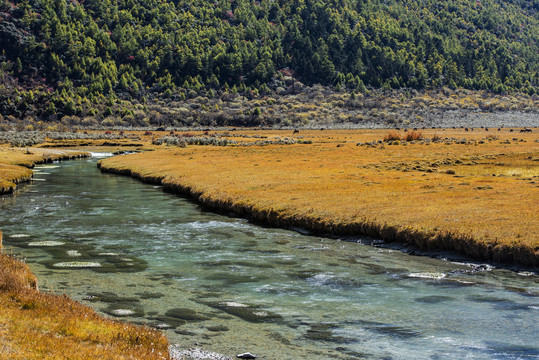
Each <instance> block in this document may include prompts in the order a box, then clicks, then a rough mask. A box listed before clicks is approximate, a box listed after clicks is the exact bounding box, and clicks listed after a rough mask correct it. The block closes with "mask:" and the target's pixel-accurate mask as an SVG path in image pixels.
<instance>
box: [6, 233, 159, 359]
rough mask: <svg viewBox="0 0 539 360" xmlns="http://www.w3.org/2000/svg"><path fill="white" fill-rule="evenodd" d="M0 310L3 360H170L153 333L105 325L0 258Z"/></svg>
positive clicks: (110, 322)
mask: <svg viewBox="0 0 539 360" xmlns="http://www.w3.org/2000/svg"><path fill="white" fill-rule="evenodd" d="M1 234H2V233H1V232H0V239H1V236H2V235H1ZM0 243H1V242H0ZM0 250H1V249H0ZM0 304H2V305H1V306H0V344H1V345H0V357H1V358H5V359H7V358H9V359H13V360H16V359H38V358H40V359H41V358H43V359H58V358H62V359H169V356H168V341H167V340H166V337H165V336H164V335H162V334H161V333H160V332H158V331H157V330H152V329H149V328H145V327H141V326H136V325H131V324H127V323H121V322H117V321H113V320H109V319H105V318H103V317H101V316H99V315H97V314H96V313H95V312H94V311H93V310H92V309H91V308H89V307H87V306H84V305H82V304H80V303H78V302H76V301H74V300H71V299H70V298H68V297H67V296H65V295H64V296H59V295H53V294H46V293H42V292H40V291H39V290H38V286H37V279H36V277H35V276H34V275H33V274H32V273H31V271H30V269H29V268H28V266H27V265H26V264H24V263H23V262H21V261H18V260H16V259H14V258H13V257H10V256H7V255H5V254H3V253H1V252H0Z"/></svg>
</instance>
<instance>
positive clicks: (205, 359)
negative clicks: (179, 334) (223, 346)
mask: <svg viewBox="0 0 539 360" xmlns="http://www.w3.org/2000/svg"><path fill="white" fill-rule="evenodd" d="M168 350H169V353H170V357H171V358H172V359H175V360H180V359H193V360H232V358H231V357H230V356H226V355H222V354H218V353H214V352H211V351H206V350H202V349H200V348H190V349H181V348H180V347H179V346H177V345H175V346H170V347H169V349H168Z"/></svg>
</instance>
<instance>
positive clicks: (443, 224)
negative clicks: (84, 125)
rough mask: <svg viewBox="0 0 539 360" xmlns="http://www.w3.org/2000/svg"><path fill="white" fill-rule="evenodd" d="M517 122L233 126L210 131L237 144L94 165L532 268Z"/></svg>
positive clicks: (249, 207) (531, 199)
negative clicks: (414, 126) (485, 125)
mask: <svg viewBox="0 0 539 360" xmlns="http://www.w3.org/2000/svg"><path fill="white" fill-rule="evenodd" d="M520 130H521V129H507V128H502V129H499V130H498V129H477V128H476V129H425V130H418V131H412V130H410V131H405V130H393V131H389V130H301V131H299V132H293V131H292V130H290V131H283V130H274V131H272V130H267V131H262V130H250V131H234V132H227V133H220V134H218V136H219V137H225V138H229V139H234V140H235V141H237V142H238V144H236V145H232V146H197V145H185V144H183V145H182V146H183V147H181V146H169V145H166V144H165V145H160V146H153V149H152V150H154V151H149V152H143V153H139V154H132V155H126V156H121V157H113V158H109V159H105V160H102V161H101V162H100V166H101V169H102V170H104V171H110V172H116V173H123V174H129V175H132V176H135V177H138V178H141V179H143V180H145V181H149V182H153V183H161V184H163V185H164V186H165V187H167V188H168V189H170V190H172V191H176V192H179V193H182V194H187V195H189V196H192V197H194V198H195V199H196V200H197V201H199V202H201V203H202V204H204V205H206V206H207V207H209V208H211V209H213V210H217V211H220V212H224V213H231V214H233V215H237V216H245V217H249V218H251V219H253V220H254V221H257V222H262V223H266V224H270V225H274V226H283V227H301V228H305V229H307V230H310V231H312V232H315V233H326V234H337V235H368V236H371V237H374V238H381V239H383V240H385V241H388V242H392V241H399V242H403V243H408V244H414V245H416V246H417V247H419V248H420V249H422V250H428V251H431V250H444V249H450V250H457V251H459V252H461V253H464V254H466V255H468V256H470V257H472V258H476V259H480V260H487V261H493V262H502V263H518V264H521V265H526V266H537V265H538V264H539V262H538V256H539V239H538V236H537V232H536V229H537V228H539V220H538V219H537V216H536V213H537V204H538V203H539V192H538V186H539V185H538V183H537V181H538V180H539V166H538V165H539V162H538V161H539V143H538V137H537V134H536V131H537V130H536V129H534V130H533V131H525V132H521V131H520ZM534 131H535V132H534ZM159 135H160V134H152V136H153V137H154V138H155V137H156V136H159ZM161 135H165V133H163V134H161ZM175 136H177V137H182V136H186V137H192V136H206V137H211V136H217V135H215V134H213V135H212V133H208V132H206V133H189V134H179V133H176V134H175ZM285 138H286V139H296V140H301V143H300V142H299V141H296V142H295V143H294V141H289V142H287V143H288V144H289V145H276V144H275V143H276V141H275V140H276V139H279V140H283V139H285ZM407 138H408V139H407ZM399 139H400V140H399ZM407 140H408V141H407ZM241 144H243V145H244V146H242V145H241ZM266 144H267V145H266Z"/></svg>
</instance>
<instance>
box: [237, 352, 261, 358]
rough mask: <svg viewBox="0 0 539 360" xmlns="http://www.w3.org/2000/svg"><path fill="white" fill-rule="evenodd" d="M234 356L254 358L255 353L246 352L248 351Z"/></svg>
mask: <svg viewBox="0 0 539 360" xmlns="http://www.w3.org/2000/svg"><path fill="white" fill-rule="evenodd" d="M236 357H237V358H238V359H256V356H255V355H253V354H251V353H248V352H246V353H243V354H238V355H236Z"/></svg>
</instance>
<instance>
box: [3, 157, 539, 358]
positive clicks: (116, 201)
mask: <svg viewBox="0 0 539 360" xmlns="http://www.w3.org/2000/svg"><path fill="white" fill-rule="evenodd" d="M0 229H2V230H3V232H4V245H5V246H6V247H10V246H12V247H13V249H14V250H13V251H15V252H16V253H20V254H22V256H24V257H25V258H26V259H27V262H28V264H29V265H30V267H31V268H32V270H33V271H34V273H35V274H36V275H37V276H38V279H39V282H40V288H41V289H42V290H43V289H45V290H51V291H54V292H55V293H65V294H68V295H69V296H71V297H73V298H75V299H77V300H79V301H81V302H83V303H86V304H88V305H91V306H93V307H94V308H96V309H97V310H98V311H100V312H102V313H105V314H108V316H112V317H117V318H121V319H126V320H130V321H134V322H137V323H146V324H149V325H151V326H156V327H158V328H161V329H163V331H164V332H165V333H166V334H167V336H168V337H169V338H170V341H171V343H174V344H179V346H180V347H181V348H191V347H194V346H197V347H201V348H204V349H206V350H210V351H214V352H218V353H221V354H226V355H229V356H235V355H236V354H238V353H242V352H247V351H248V352H251V353H253V354H256V355H258V356H260V357H262V358H264V359H539V285H538V284H539V277H538V276H537V274H534V273H530V272H520V273H518V272H512V271H508V270H501V269H492V268H490V267H488V266H479V267H478V266H474V265H472V264H466V263H453V262H450V261H443V260H438V259H433V258H429V257H417V256H410V255H407V254H404V253H402V252H400V251H397V250H390V249H384V248H378V247H375V246H367V245H361V244H357V243H356V242H351V241H340V240H336V239H328V238H322V237H316V236H306V235H302V234H300V233H298V232H294V231H288V230H282V229H274V228H264V227H260V226H256V225H253V224H251V223H249V222H247V221H245V220H242V219H235V218H229V217H225V216H220V215H216V214H213V213H209V212H205V211H203V210H202V209H201V208H199V207H198V206H197V205H194V204H193V203H191V202H189V201H188V200H185V199H182V198H179V197H176V196H174V195H171V194H167V193H165V192H163V191H162V190H161V188H159V187H156V186H151V185H146V184H142V183H139V182H137V181H135V180H133V179H130V178H127V177H122V176H116V175H110V174H102V173H100V172H99V170H98V169H97V168H96V160H95V159H88V160H79V161H70V162H65V163H61V164H53V165H45V166H39V167H37V168H36V174H35V181H33V182H32V183H31V184H29V185H26V186H21V187H20V190H18V191H17V193H16V194H14V195H12V196H11V195H10V196H4V197H2V198H1V199H0ZM357 240H361V239H357Z"/></svg>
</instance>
